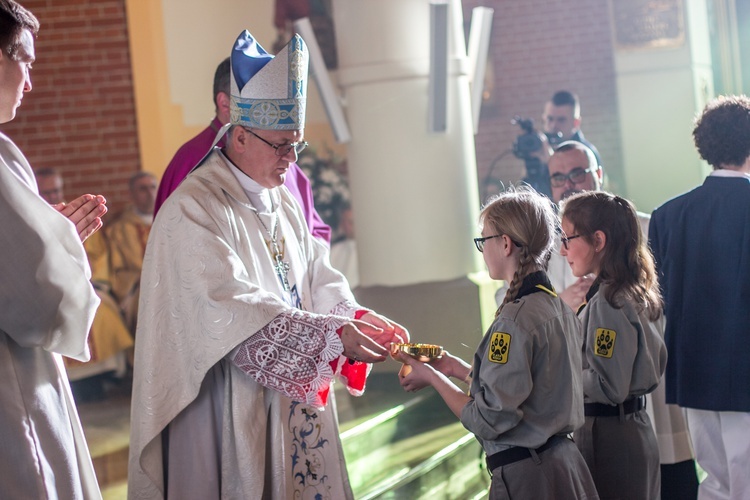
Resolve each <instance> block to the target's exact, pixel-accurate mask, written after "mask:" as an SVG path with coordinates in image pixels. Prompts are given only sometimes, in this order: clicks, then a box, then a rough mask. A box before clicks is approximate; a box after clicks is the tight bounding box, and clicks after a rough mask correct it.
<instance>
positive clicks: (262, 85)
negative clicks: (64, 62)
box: [0, 0, 750, 499]
mask: <svg viewBox="0 0 750 500" xmlns="http://www.w3.org/2000/svg"><path fill="white" fill-rule="evenodd" d="M38 28H39V24H38V21H37V20H36V18H35V17H34V16H33V14H31V13H30V12H29V11H28V10H26V9H25V8H23V7H22V6H20V5H19V4H17V3H16V2H15V1H13V0H0V123H5V122H8V121H11V120H13V118H14V117H15V114H16V110H17V108H18V107H19V106H20V104H21V99H22V97H23V94H24V93H25V92H29V91H30V90H31V79H30V76H29V71H30V67H31V63H32V62H33V61H34V59H35V51H34V38H35V36H36V34H37V31H38ZM307 60H308V53H307V47H306V45H305V43H304V41H303V40H302V39H301V37H299V36H298V35H294V36H292V38H291V40H289V42H288V43H287V44H286V45H284V46H283V47H280V53H279V54H278V55H277V56H274V55H272V54H269V53H267V52H266V51H265V50H264V49H263V47H262V46H261V45H260V44H259V43H258V42H257V40H255V38H254V37H253V36H252V35H251V34H250V33H249V32H247V31H244V32H243V33H241V34H240V36H239V37H238V38H237V40H236V41H235V43H234V45H233V47H232V50H231V55H230V57H228V58H227V59H225V60H224V61H222V62H221V63H220V64H219V66H218V67H217V69H216V71H215V74H214V86H213V101H214V104H215V110H216V114H215V117H214V119H213V120H212V122H211V123H210V125H209V126H208V127H207V128H206V129H205V130H204V131H203V132H201V133H200V134H199V135H198V136H196V137H195V138H193V139H191V140H190V141H188V142H187V143H186V144H185V145H183V146H182V147H181V148H180V149H179V150H178V151H177V153H176V154H175V157H174V158H173V160H172V161H171V162H170V164H169V165H168V166H167V169H166V171H165V173H164V176H163V178H162V180H161V183H160V184H159V182H158V180H157V178H156V177H155V176H154V175H153V174H150V173H147V172H137V173H135V174H134V175H133V176H132V177H131V178H130V179H129V193H130V197H131V202H132V205H131V206H129V207H128V208H127V209H126V210H124V211H123V212H122V213H120V214H116V215H115V216H112V217H111V218H110V219H109V220H107V222H106V225H105V224H104V223H103V222H102V217H103V216H104V214H105V213H106V212H107V207H106V200H104V198H103V197H102V196H100V195H91V194H85V195H82V196H79V197H78V198H75V199H73V200H71V201H68V200H67V198H66V195H65V191H64V188H65V180H64V179H63V177H62V175H61V174H60V172H59V171H57V170H56V169H54V168H39V169H37V170H32V169H31V166H30V165H29V164H28V162H27V161H26V158H25V157H24V155H23V153H22V152H21V151H20V150H19V149H18V148H17V147H16V146H15V145H14V144H13V142H12V141H11V140H10V139H9V138H8V137H6V136H5V135H3V134H0V211H2V213H3V222H2V230H1V231H0V241H1V242H2V246H3V248H4V251H5V258H4V259H2V260H0V265H1V266H2V276H3V284H2V286H0V305H1V306H2V310H3V314H2V315H1V317H0V338H1V339H2V343H0V360H2V363H0V367H2V368H0V370H1V373H2V374H3V379H4V380H5V381H6V382H4V383H3V385H2V386H0V401H2V405H0V408H1V409H0V423H2V424H3V425H2V426H1V428H2V430H0V436H2V438H0V441H2V443H3V444H4V446H3V448H4V451H3V452H0V463H2V464H3V465H4V472H5V474H3V477H2V478H0V493H1V495H0V496H3V497H5V496H7V497H8V498H55V497H60V498H98V497H99V492H98V487H97V485H96V479H95V476H94V473H93V468H92V466H91V459H90V457H89V454H88V451H87V448H86V443H85V439H84V437H83V434H82V432H81V427H80V422H79V421H78V417H77V413H76V407H75V405H74V404H73V398H72V395H71V385H72V394H73V395H75V397H76V399H78V400H79V402H82V401H86V400H90V399H97V398H101V397H102V396H103V394H104V385H102V384H103V381H105V380H111V379H112V378H114V379H120V380H121V379H123V378H128V377H131V376H132V380H133V410H132V434H131V447H130V460H129V488H130V495H131V496H143V497H148V498H202V499H212V498H216V499H218V498H256V497H257V498H260V497H263V498H292V497H295V498H296V497H303V496H305V495H319V496H320V497H329V498H353V493H352V490H351V487H350V485H349V480H348V475H347V471H346V465H345V462H344V457H343V452H342V449H341V445H340V437H339V433H338V421H337V419H336V415H335V411H322V410H323V409H324V408H329V409H330V408H334V409H335V406H334V401H333V400H334V395H333V391H332V390H331V387H332V386H331V384H332V381H333V380H334V378H338V379H340V380H342V381H343V382H344V384H345V386H346V388H347V389H348V391H349V392H350V393H352V394H354V395H361V394H362V393H363V392H364V389H365V381H366V379H367V376H368V374H369V373H370V370H371V367H372V364H373V363H379V362H382V361H384V360H386V359H387V357H388V354H389V349H388V348H389V346H390V345H391V344H392V343H394V342H405V341H408V339H409V334H408V332H407V331H406V329H404V328H403V327H402V326H400V325H399V324H398V323H396V322H394V321H392V320H391V319H388V318H386V317H384V316H382V315H380V314H378V313H376V312H375V311H372V310H370V309H368V308H367V307H365V306H363V305H360V304H358V303H357V300H356V298H355V296H354V294H353V293H352V291H351V290H352V289H353V288H355V287H356V286H358V284H359V279H358V275H357V271H358V265H357V261H356V244H355V240H354V225H353V222H354V221H353V214H352V211H351V206H350V205H347V206H346V207H342V213H341V214H340V220H341V221H342V226H341V227H340V228H335V229H337V231H336V233H337V234H339V235H342V236H343V238H341V240H339V241H334V242H333V243H334V244H333V245H332V246H331V228H330V227H329V226H328V225H327V224H326V223H325V222H324V221H323V220H322V219H321V218H320V216H319V214H318V213H317V212H316V210H315V206H314V202H313V199H314V197H313V191H312V188H311V185H310V181H309V179H307V177H306V176H305V174H304V172H303V171H302V170H301V169H300V168H299V167H298V165H297V160H298V159H299V154H300V153H301V152H302V151H303V150H304V149H305V148H306V146H307V142H305V140H304V124H305V121H304V116H305V101H306V92H307V76H308V75H307ZM289 82H293V84H289ZM270 107H273V108H274V109H276V110H279V111H278V112H274V113H268V109H270ZM693 138H694V142H695V146H696V148H697V151H698V153H699V155H700V156H701V158H703V159H704V160H705V161H706V162H708V164H709V165H711V167H712V168H713V171H712V172H711V174H710V175H709V176H708V177H707V178H706V179H705V182H704V183H703V184H702V185H701V186H699V187H697V188H695V189H694V190H692V191H690V192H688V193H686V194H684V195H682V196H679V197H676V198H674V199H672V200H669V201H667V202H666V203H664V205H662V206H660V207H658V208H657V209H656V210H655V211H654V212H653V214H652V215H651V216H650V217H649V216H648V215H646V214H642V213H640V212H638V211H637V210H636V207H635V206H634V204H633V203H632V202H630V201H629V200H627V199H625V198H623V197H621V196H617V195H615V194H611V193H608V192H606V190H605V188H606V185H605V184H604V182H603V180H604V170H603V168H602V164H601V160H600V157H599V152H598V151H597V149H596V148H595V147H594V146H593V144H591V143H590V142H588V141H587V140H586V139H585V138H584V136H583V133H582V131H581V111H580V102H579V100H578V97H577V96H576V95H575V94H574V93H572V92H569V91H558V92H556V93H555V94H554V95H553V96H552V98H551V99H550V100H549V102H547V103H546V104H545V106H544V113H543V134H541V135H540V140H541V142H542V149H541V150H540V152H539V158H540V160H542V161H543V162H544V165H545V167H546V169H547V171H548V177H549V193H550V196H549V197H545V196H542V195H541V194H539V193H537V192H534V191H533V190H532V189H530V188H527V187H518V188H510V189H506V190H503V192H500V193H498V194H496V195H494V196H492V197H490V198H489V199H488V200H485V204H484V206H483V208H482V211H481V214H480V220H479V223H480V227H481V236H480V237H478V238H475V240H474V244H475V245H476V248H477V250H478V251H479V252H481V253H482V257H483V259H484V262H485V264H486V266H487V270H488V272H489V275H490V277H491V278H493V279H496V280H501V281H503V282H504V287H503V288H501V289H500V290H499V292H498V294H497V302H498V309H497V312H496V314H495V317H494V320H493V322H492V326H491V327H490V328H489V329H488V330H487V332H486V333H485V335H484V337H483V338H482V339H481V341H480V342H479V344H478V346H477V350H476V353H475V355H474V358H473V360H471V362H467V361H466V360H462V359H460V358H458V357H456V356H454V355H453V354H451V353H448V352H445V353H443V356H442V357H441V358H440V359H438V360H433V361H431V362H421V361H418V360H416V359H415V358H412V357H409V356H407V355H406V354H404V353H391V356H393V357H394V358H396V359H397V360H399V361H401V362H402V363H404V364H405V365H408V367H409V370H403V371H402V372H400V373H399V381H400V383H401V385H402V386H403V387H404V389H405V390H408V391H417V390H420V389H422V388H424V387H427V386H431V387H433V388H435V390H436V391H437V393H438V394H439V395H440V396H441V398H442V399H443V400H444V401H445V403H446V405H447V406H448V407H449V408H450V409H451V410H452V411H453V413H454V414H455V415H456V417H457V418H458V419H460V421H461V422H462V423H463V425H464V427H466V429H468V430H469V431H470V432H472V433H473V434H474V435H475V436H476V438H477V440H478V441H479V443H480V444H481V445H482V447H483V449H484V451H485V453H486V463H487V467H488V470H489V471H490V473H491V477H492V480H491V486H490V493H489V495H490V498H491V499H501V498H535V499H536V498H550V499H552V498H561V497H565V498H648V499H653V498H664V499H671V498H675V499H677V498H697V497H700V498H711V499H713V498H716V499H719V498H722V499H723V498H729V499H739V498H748V497H750V477H749V476H748V474H747V471H748V470H750V438H749V437H748V434H747V432H746V428H747V427H748V426H749V425H750V363H748V362H747V361H746V360H745V359H744V357H743V356H744V351H745V350H744V349H743V348H744V347H745V346H746V345H747V341H748V325H750V308H748V307H747V306H746V302H747V298H748V297H750V259H748V257H747V255H748V251H749V250H750V220H749V217H750V215H749V214H750V99H748V97H746V96H728V97H720V98H717V99H715V100H713V101H711V102H710V103H709V104H708V105H707V106H706V107H705V109H704V110H703V111H702V113H701V114H700V116H699V117H698V118H697V120H696V123H695V127H694V129H693ZM157 186H158V187H157ZM446 236H447V237H450V235H446ZM332 262H333V264H334V266H332ZM336 266H338V268H339V269H338V270H337V269H336V268H335V267H336ZM347 278H348V280H347ZM69 380H70V381H72V382H73V383H72V384H71V385H69ZM464 386H466V387H468V390H467V389H466V387H464ZM310 420H314V421H315V422H316V424H315V425H316V428H317V429H318V434H317V435H316V436H315V442H313V440H312V438H311V437H310V435H309V434H306V433H304V432H300V431H299V429H301V428H304V427H305V426H307V425H309V422H310ZM698 468H700V470H701V471H702V473H703V474H704V475H705V478H704V479H703V481H702V482H701V483H700V485H699V482H698V474H697V471H698Z"/></svg>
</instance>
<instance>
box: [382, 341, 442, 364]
mask: <svg viewBox="0 0 750 500" xmlns="http://www.w3.org/2000/svg"><path fill="white" fill-rule="evenodd" d="M391 349H392V350H393V352H394V353H396V352H398V351H401V352H405V353H406V354H408V355H409V356H411V357H413V358H415V359H416V360H417V361H421V362H422V363H427V362H429V361H432V360H434V359H439V358H441V357H442V356H443V346H441V345H435V344H414V343H403V344H401V343H399V344H393V346H392V348H391Z"/></svg>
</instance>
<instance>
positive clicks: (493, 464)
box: [487, 434, 568, 472]
mask: <svg viewBox="0 0 750 500" xmlns="http://www.w3.org/2000/svg"><path fill="white" fill-rule="evenodd" d="M563 439H568V438H567V437H565V436H560V435H557V434H556V435H554V436H552V437H551V438H549V439H548V440H547V442H546V443H544V444H543V445H542V446H540V447H539V448H536V449H533V448H523V447H522V446H514V447H513V448H508V449H507V450H503V451H498V452H497V453H493V454H492V455H490V456H488V457H487V469H488V470H489V471H490V472H492V471H494V470H495V469H497V468H498V467H502V466H503V465H508V464H512V463H514V462H519V461H521V460H525V459H527V458H531V457H532V455H531V452H532V451H535V452H536V453H537V455H539V454H541V453H542V452H543V451H545V450H548V449H550V448H552V447H553V446H555V445H556V444H557V443H559V442H560V441H562V440H563Z"/></svg>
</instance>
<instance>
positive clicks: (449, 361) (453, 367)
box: [430, 351, 471, 380]
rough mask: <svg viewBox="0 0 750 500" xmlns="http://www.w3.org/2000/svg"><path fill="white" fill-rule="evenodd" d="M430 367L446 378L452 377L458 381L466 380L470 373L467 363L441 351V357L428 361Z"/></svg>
mask: <svg viewBox="0 0 750 500" xmlns="http://www.w3.org/2000/svg"><path fill="white" fill-rule="evenodd" d="M430 366H432V367H433V368H434V369H436V370H437V371H439V372H440V373H442V374H443V375H445V376H446V377H453V378H457V379H460V380H466V379H467V378H468V377H469V373H470V372H471V366H470V365H469V364H468V363H466V362H465V361H464V360H462V359H461V358H457V357H456V356H454V355H452V354H451V353H449V352H448V351H443V355H442V356H441V357H439V358H438V359H433V360H432V361H430Z"/></svg>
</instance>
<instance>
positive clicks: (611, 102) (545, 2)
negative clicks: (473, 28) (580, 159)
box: [463, 0, 622, 190]
mask: <svg viewBox="0 0 750 500" xmlns="http://www.w3.org/2000/svg"><path fill="white" fill-rule="evenodd" d="M463 6H464V18H465V21H466V24H467V26H468V23H469V21H470V19H471V9H472V8H474V7H478V6H485V7H491V8H493V9H495V15H494V18H493V25H492V37H491V48H490V58H491V61H492V66H493V67H492V70H493V71H494V85H495V87H494V89H493V94H492V98H491V101H490V104H489V106H487V107H486V108H485V109H483V110H482V113H483V114H482V116H481V121H480V125H479V133H478V135H477V136H476V146H477V164H478V165H477V169H478V173H479V180H480V183H481V182H482V180H484V179H485V178H486V176H487V171H488V169H489V167H490V164H491V163H492V162H493V160H494V159H495V158H496V157H497V156H498V155H500V154H501V153H503V152H504V151H506V150H507V149H510V148H511V146H512V143H513V140H514V139H515V138H516V136H517V135H518V134H519V132H520V129H519V128H518V127H517V126H515V125H511V124H510V120H511V119H512V118H513V116H514V115H520V116H522V117H525V118H533V119H534V122H535V124H536V125H537V126H538V127H540V126H541V116H542V110H543V108H544V103H545V102H546V101H548V100H549V98H550V97H552V94H553V93H554V92H556V91H557V90H570V91H572V92H575V93H576V94H578V96H579V98H580V100H581V117H582V119H583V122H582V125H581V129H582V130H583V132H584V134H585V135H586V138H587V139H588V140H590V141H591V142H592V143H593V144H594V145H595V146H596V147H597V149H598V150H599V153H600V155H601V157H602V163H603V165H604V170H605V172H606V174H607V175H608V177H609V180H610V181H611V184H610V186H609V187H610V189H614V190H616V189H617V184H618V183H619V179H621V171H622V160H621V156H622V154H621V144H620V131H619V124H618V119H617V98H616V96H617V94H616V87H615V72H614V62H613V57H612V41H611V38H610V36H611V35H610V32H611V28H610V26H611V21H610V14H609V8H608V2H603V1H601V0H576V1H563V0H556V1H550V0H523V1H510V0H505V1H502V2H500V1H498V0H463ZM522 167H523V161H522V160H520V159H517V158H515V157H514V156H513V154H512V153H510V154H508V155H507V156H506V157H504V158H503V159H502V160H500V161H498V163H497V165H496V166H495V168H494V169H493V172H492V175H493V177H495V178H497V179H500V180H502V181H503V182H505V183H506V184H507V183H508V182H516V181H518V180H519V179H520V178H521V175H522ZM480 187H481V186H480Z"/></svg>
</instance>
